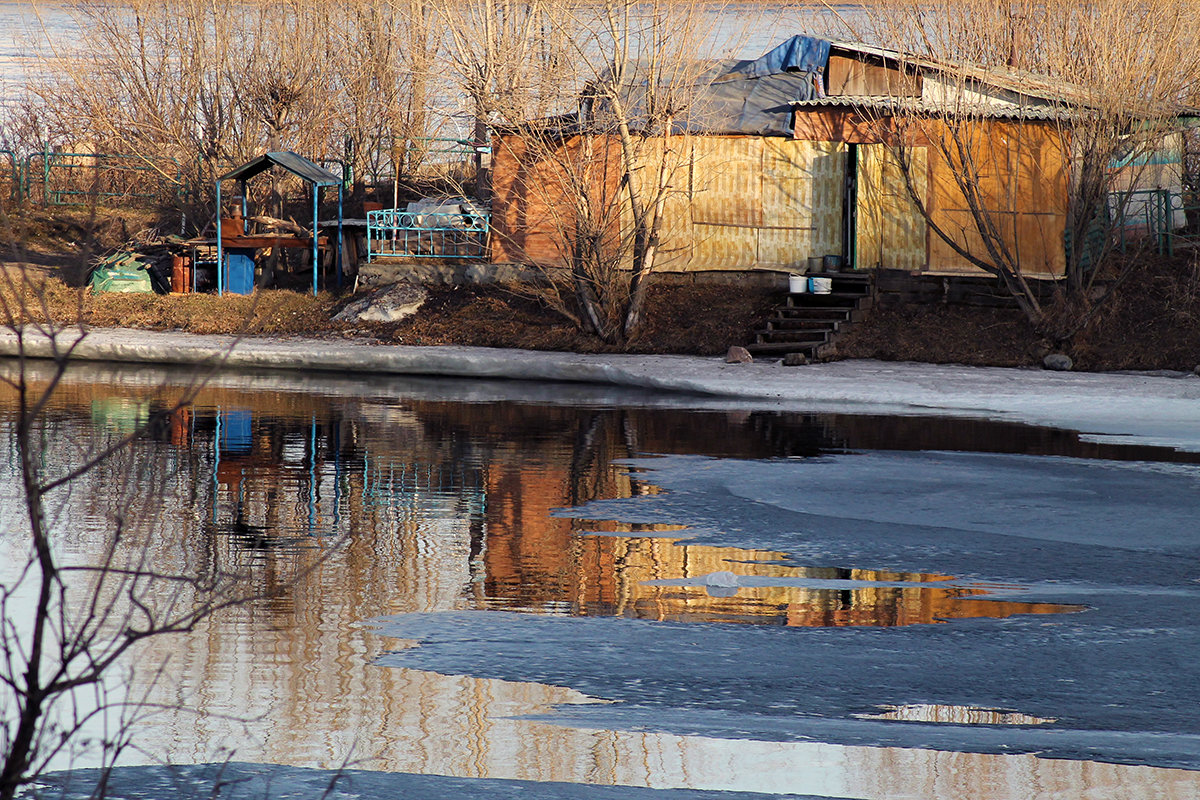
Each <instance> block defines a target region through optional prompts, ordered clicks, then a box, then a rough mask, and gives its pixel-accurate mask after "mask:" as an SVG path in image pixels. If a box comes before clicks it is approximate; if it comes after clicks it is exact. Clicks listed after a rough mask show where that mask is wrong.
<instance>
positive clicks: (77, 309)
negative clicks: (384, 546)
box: [0, 219, 304, 800]
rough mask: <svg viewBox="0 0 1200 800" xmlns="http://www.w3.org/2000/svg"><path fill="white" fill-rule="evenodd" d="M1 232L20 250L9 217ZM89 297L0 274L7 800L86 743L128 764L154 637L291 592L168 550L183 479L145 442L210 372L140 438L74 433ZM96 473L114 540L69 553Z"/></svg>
mask: <svg viewBox="0 0 1200 800" xmlns="http://www.w3.org/2000/svg"><path fill="white" fill-rule="evenodd" d="M0 224H3V226H4V230H5V233H6V235H7V238H9V241H10V242H15V241H16V237H15V236H13V231H12V229H11V227H10V226H9V225H8V221H7V220H4V219H0ZM81 291H82V290H78V291H76V292H75V293H74V294H73V295H72V294H70V293H69V292H67V291H66V290H64V289H63V288H62V287H61V285H58V284H54V283H52V282H48V281H47V280H45V279H44V278H43V277H41V276H39V275H38V274H36V273H34V272H33V271H32V270H31V269H28V268H10V269H6V270H4V271H0V336H2V337H3V338H4V340H5V344H6V347H7V350H8V351H9V352H10V353H11V355H10V357H8V358H7V359H5V360H3V361H0V394H3V395H6V397H5V399H6V405H8V407H10V408H12V409H13V410H12V411H11V412H10V413H6V414H5V419H4V420H3V421H0V429H2V430H4V432H5V434H6V437H7V441H6V442H5V444H6V445H7V447H8V448H9V450H10V452H11V453H12V454H13V456H14V457H15V460H16V462H17V463H16V464H15V471H16V472H17V474H18V475H19V479H20V488H19V491H15V492H14V493H12V494H10V495H9V496H8V498H7V499H6V500H5V506H6V508H5V514H4V519H3V527H2V528H0V546H2V547H3V548H4V550H5V552H6V553H7V554H8V555H9V556H10V559H9V560H7V561H6V564H5V568H4V572H3V575H2V577H3V580H2V581H0V800H10V798H14V797H16V796H18V795H20V793H21V792H22V789H23V788H24V787H26V786H28V785H29V784H30V783H31V782H32V781H33V780H34V779H36V777H37V776H38V775H39V774H40V773H41V772H43V771H44V770H45V769H46V768H47V767H48V766H49V765H51V764H53V763H58V762H60V761H61V759H63V758H70V757H73V756H74V755H77V754H79V753H80V752H81V751H84V750H87V751H90V753H91V758H92V759H93V760H98V761H99V763H101V764H102V765H104V766H105V767H108V768H111V767H112V766H113V764H114V762H115V760H116V759H117V757H118V756H119V755H120V754H121V753H122V752H123V751H124V750H125V749H127V748H128V747H130V746H131V745H132V744H133V742H134V738H135V735H136V724H135V723H136V721H137V719H138V717H139V716H140V715H141V714H143V713H145V712H146V711H147V710H148V709H149V706H148V704H147V702H146V698H147V696H148V692H147V693H145V694H142V695H140V696H137V695H133V696H131V695H130V694H129V692H130V691H131V690H130V688H129V687H131V686H133V685H134V684H133V683H132V681H131V680H130V677H131V675H130V673H131V672H132V671H133V670H134V669H135V668H139V667H140V668H142V669H148V670H149V671H150V673H151V675H150V677H149V679H148V682H149V683H150V684H151V685H153V683H154V679H155V676H156V675H159V674H161V670H162V665H149V666H148V667H146V666H144V665H137V664H135V660H136V657H137V654H138V652H139V648H140V647H141V646H142V645H143V643H146V642H148V641H150V640H153V639H158V638H160V637H164V636H170V635H172V634H176V633H181V632H186V631H189V630H191V629H192V628H193V627H194V626H195V625H197V624H198V623H199V622H201V621H202V620H204V619H206V618H207V617H209V616H211V615H213V614H215V613H217V612H219V611H220V610H221V609H224V608H226V607H229V606H231V605H235V604H241V603H246V602H248V601H250V600H252V599H254V598H261V597H264V596H268V595H270V594H271V593H272V592H277V591H279V589H280V588H282V587H283V586H285V585H290V582H289V581H288V580H287V579H285V580H283V581H282V582H280V583H275V584H266V583H264V582H263V581H262V580H261V576H260V575H256V574H255V572H254V571H253V569H252V568H250V567H247V566H245V565H240V564H231V563H227V562H226V561H225V560H224V559H222V558H221V557H220V555H219V553H214V554H211V556H210V557H209V558H199V557H191V558H186V559H184V560H183V563H182V565H179V564H176V563H174V562H172V563H171V564H168V563H166V562H164V561H162V560H161V559H160V558H158V557H157V554H158V553H159V552H160V550H159V547H158V545H159V542H160V540H161V538H162V527H161V524H160V523H159V522H158V520H157V515H158V514H159V513H161V504H160V503H159V500H160V489H161V487H162V485H163V482H164V481H165V480H167V478H168V477H169V476H168V475H165V474H162V473H161V472H160V471H157V470H156V469H154V468H152V467H150V466H148V465H146V464H144V463H141V462H140V461H139V459H138V457H137V456H136V454H135V449H134V448H133V447H132V445H133V444H134V442H135V441H136V440H138V439H139V438H141V437H143V436H144V435H145V434H146V433H147V431H149V430H152V429H154V428H155V427H156V426H161V425H162V424H163V423H164V422H166V421H167V420H169V419H170V418H171V417H172V416H173V415H175V414H177V413H178V412H179V410H180V409H181V408H182V407H183V406H184V405H186V404H187V403H188V402H189V401H190V400H191V398H192V396H193V395H194V392H195V391H196V390H197V389H198V388H199V386H200V382H201V378H197V379H196V382H195V383H193V385H192V386H191V387H189V388H187V389H185V390H183V391H177V392H171V393H164V394H162V395H161V396H159V397H158V400H157V404H156V406H155V407H154V408H150V409H148V410H147V413H146V414H145V416H144V418H143V419H141V420H140V422H139V424H136V425H134V426H133V427H132V428H130V429H120V430H98V431H97V432H96V433H95V435H94V437H89V438H87V439H86V440H82V441H81V440H80V439H78V438H76V437H72V436H69V435H64V431H62V430H60V429H59V427H58V424H57V422H56V415H55V412H54V407H53V400H54V398H55V395H56V392H58V391H59V390H60V387H61V381H62V378H63V375H64V374H65V372H66V370H67V369H68V368H69V366H70V364H71V363H72V360H73V359H74V357H75V354H76V352H77V350H78V347H79V346H80V344H81V343H82V342H83V341H84V340H85V339H86V337H87V335H88V329H87V325H86V318H85V315H84V312H83V302H82V295H81V294H80V293H79V292H81ZM35 362H36V363H37V364H38V365H39V366H38V368H35V367H34V364H35ZM84 480H90V481H95V482H99V483H101V484H102V485H103V486H105V487H106V490H107V492H108V496H109V498H110V502H109V503H108V504H107V507H105V508H92V509H90V512H91V519H93V520H97V522H96V523H95V524H102V525H103V526H104V528H103V541H104V546H103V547H102V548H101V549H100V551H99V552H98V553H92V554H90V555H88V556H87V557H83V556H80V555H79V554H78V553H75V552H73V551H72V549H71V547H70V533H71V526H72V525H73V524H78V519H77V518H76V517H70V516H68V514H67V513H66V508H67V503H68V501H69V499H70V496H71V491H72V487H73V486H75V485H77V484H78V483H79V482H80V481H84ZM14 501H15V503H16V505H10V503H13V502H14ZM17 507H19V508H20V509H21V513H20V514H19V515H18V514H17V513H14V512H15V510H16V508H17ZM302 569H304V568H298V569H297V572H298V574H297V576H296V577H299V572H300V570H302ZM146 682H147V681H143V685H145V683H146ZM97 731H99V733H97ZM104 774H107V773H106V772H105V773H104ZM102 790H103V784H101V786H100V788H99V793H100V794H102V793H103V791H102Z"/></svg>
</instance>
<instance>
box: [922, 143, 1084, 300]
mask: <svg viewBox="0 0 1200 800" xmlns="http://www.w3.org/2000/svg"><path fill="white" fill-rule="evenodd" d="M937 126H941V123H934V122H932V121H931V122H929V123H928V125H927V127H928V128H929V131H928V133H929V139H930V148H931V149H933V150H935V151H937V150H940V149H941V148H940V147H939V145H938V144H937V141H938V139H937V137H939V136H942V137H949V136H950V133H949V131H948V130H946V128H945V127H944V126H941V127H937ZM959 136H960V138H961V139H962V141H964V142H966V143H967V145H968V148H969V152H970V153H971V156H972V158H973V162H974V167H973V168H972V169H970V170H962V169H960V167H959V166H958V163H957V161H958V160H957V159H955V160H951V158H950V157H948V156H946V155H945V154H944V153H943V152H935V155H934V157H932V158H930V161H929V183H930V187H931V191H930V199H929V209H928V210H929V213H930V218H931V219H932V220H933V221H934V222H935V223H936V224H937V225H938V226H939V227H941V228H942V230H943V231H945V232H946V233H947V234H949V235H950V236H951V238H952V239H953V240H954V241H955V242H956V243H957V244H958V245H959V246H961V247H963V248H964V249H967V250H968V251H970V252H972V253H979V254H980V255H981V256H982V257H985V258H986V257H987V254H988V250H987V247H986V246H985V244H984V240H983V237H982V236H981V235H980V233H979V228H978V224H977V223H976V220H975V217H974V215H973V214H972V213H971V211H970V209H969V207H968V203H967V200H966V197H965V195H964V193H963V190H962V187H961V186H960V183H959V180H958V179H957V178H956V175H958V174H968V173H970V172H974V174H975V175H976V176H977V178H978V181H977V185H978V193H979V196H980V198H981V200H982V206H983V208H984V209H985V210H986V212H987V215H988V217H989V218H990V219H992V220H994V221H995V224H996V226H997V230H998V234H999V237H998V238H999V239H1000V240H1001V241H1002V243H1003V245H1004V246H1005V247H1007V248H1009V249H1010V251H1011V252H1012V253H1014V254H1015V255H1016V257H1017V258H1018V259H1019V261H1020V265H1021V270H1022V272H1023V273H1024V274H1025V275H1028V276H1030V277H1038V278H1057V277H1061V276H1062V275H1063V273H1064V271H1065V269H1066V254H1065V251H1064V248H1063V231H1064V230H1065V229H1066V222H1067V179H1068V178H1067V175H1068V168H1067V159H1066V157H1065V148H1064V146H1063V144H1062V137H1061V135H1060V133H1059V131H1058V130H1057V128H1056V127H1054V126H1053V125H1051V124H1049V123H1047V124H1039V123H1031V122H1024V123H1015V122H1004V121H998V120H988V121H979V122H973V123H969V127H968V128H964V129H963V132H962V133H961V134H960V135H959ZM946 141H949V140H948V139H946ZM950 149H951V150H953V149H954V148H953V147H951V148H950ZM929 270H930V271H931V272H943V273H952V274H968V275H970V274H982V273H983V270H980V269H979V268H977V267H974V266H972V265H971V264H970V263H969V262H967V261H966V259H964V258H963V257H962V256H961V255H959V254H958V253H957V252H956V251H955V250H954V248H953V247H951V246H950V245H949V244H948V243H946V242H945V241H944V240H943V239H942V238H941V237H940V236H938V235H936V234H934V233H932V232H931V233H930V236H929Z"/></svg>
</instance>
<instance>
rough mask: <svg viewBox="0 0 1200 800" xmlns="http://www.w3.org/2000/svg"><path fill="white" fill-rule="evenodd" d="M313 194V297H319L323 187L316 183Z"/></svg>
mask: <svg viewBox="0 0 1200 800" xmlns="http://www.w3.org/2000/svg"><path fill="white" fill-rule="evenodd" d="M312 193H313V228H312V234H313V241H312V270H313V297H316V296H317V270H318V269H319V268H320V264H319V263H318V258H317V201H318V199H319V198H320V196H321V187H319V186H317V185H316V184H315V183H314V184H313V187H312Z"/></svg>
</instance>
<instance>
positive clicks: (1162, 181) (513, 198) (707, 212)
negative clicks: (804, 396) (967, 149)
mask: <svg viewBox="0 0 1200 800" xmlns="http://www.w3.org/2000/svg"><path fill="white" fill-rule="evenodd" d="M796 40H802V41H801V42H800V44H799V45H797V44H796ZM788 47H790V48H791V51H796V50H797V49H800V50H803V51H804V52H805V53H807V55H808V58H807V62H806V63H803V64H801V68H800V69H796V68H795V65H794V64H791V65H790V64H789V63H787V62H786V61H783V62H781V61H780V59H779V58H778V57H777V55H778V53H779V52H780V51H781V50H783V49H785V48H788ZM814 52H815V53H817V54H818V56H819V57H818V58H817V59H816V60H815V61H814V59H813V57H812V54H813V53H814ZM764 59H765V60H766V66H765V67H764V66H763V62H764ZM747 65H750V66H747ZM728 69H729V72H728V75H727V76H725V77H723V78H722V79H721V80H720V81H719V82H717V83H714V84H713V86H714V87H718V90H719V92H720V93H721V94H722V95H723V96H722V97H721V98H720V102H717V103H714V104H713V105H714V107H715V108H716V109H717V110H718V113H716V114H714V115H713V118H712V119H710V120H707V121H705V123H704V124H694V125H692V126H691V127H690V128H689V129H686V130H682V131H680V132H679V135H672V136H669V137H662V141H661V148H662V149H664V150H667V151H669V152H670V153H671V158H672V159H673V161H672V163H671V176H672V180H671V191H670V193H669V195H668V198H667V202H666V204H665V208H664V222H663V228H662V242H661V249H662V253H663V256H662V258H661V259H660V264H659V270H660V271H665V272H682V273H694V272H703V271H724V272H738V271H747V270H778V271H791V270H798V269H803V268H805V267H806V266H807V265H808V263H809V259H810V258H812V257H822V256H827V255H832V256H839V257H840V258H841V259H842V260H843V262H844V263H846V264H848V265H850V266H853V267H854V268H857V269H873V268H891V269H903V270H907V271H911V272H919V273H929V274H942V275H979V274H981V270H980V268H979V267H977V266H975V265H973V264H971V263H970V262H969V261H968V260H967V259H966V258H964V257H963V256H962V255H961V254H960V253H959V252H958V251H957V250H956V249H955V247H953V246H951V245H950V244H948V243H947V242H946V241H945V239H944V238H943V237H942V236H941V235H938V234H937V233H936V230H935V229H938V228H940V229H941V230H942V231H943V232H944V233H946V234H947V235H948V236H950V237H951V238H952V239H953V240H954V241H955V243H956V244H957V245H959V246H960V247H961V248H963V249H966V250H967V251H968V252H970V253H971V254H973V255H978V256H980V257H984V258H986V257H987V248H986V247H985V246H984V243H983V241H982V238H981V237H980V234H979V232H978V227H977V224H976V222H975V220H974V218H973V216H972V211H971V210H970V203H969V202H968V200H967V198H966V197H965V196H964V193H963V191H962V188H961V185H960V180H959V179H958V178H956V172H957V173H958V174H959V175H961V170H959V169H958V167H957V165H955V164H953V163H951V161H950V159H948V158H947V157H946V156H945V155H943V148H941V147H939V146H937V145H938V144H939V137H948V136H951V135H952V129H953V133H954V135H956V136H958V137H959V139H960V140H961V139H964V138H965V139H966V140H968V141H969V142H970V145H971V147H972V151H973V158H974V160H975V162H976V172H977V175H976V177H977V187H976V190H977V194H978V197H979V198H980V199H981V202H982V204H983V205H984V207H985V209H986V210H987V212H988V213H989V215H990V216H991V217H992V218H994V219H995V220H998V227H999V229H1000V236H1001V237H1002V239H1003V240H1004V242H1005V244H1006V245H1007V247H1008V248H1009V249H1010V251H1011V252H1013V253H1015V254H1017V256H1018V257H1019V259H1020V264H1021V271H1022V273H1023V274H1025V275H1026V276H1028V277H1032V278H1058V277H1061V276H1062V275H1063V273H1064V270H1065V266H1066V256H1065V252H1066V251H1065V246H1066V244H1065V236H1064V232H1065V231H1066V229H1067V219H1068V185H1069V181H1070V172H1071V147H1072V144H1071V126H1070V117H1069V114H1070V108H1071V106H1070V103H1071V97H1072V95H1071V93H1070V92H1069V91H1068V89H1069V88H1070V87H1061V86H1056V85H1055V84H1054V83H1053V82H1051V81H1049V80H1046V79H1038V78H1036V77H1035V76H1028V75H1016V74H1015V73H1012V72H1011V71H1000V70H983V69H978V68H975V69H971V68H966V67H961V68H960V67H959V66H958V65H954V66H948V65H944V64H937V63H933V62H929V61H924V60H920V59H913V58H909V57H905V56H903V55H902V54H900V53H899V52H896V51H889V50H883V49H880V48H871V47H865V46H862V45H856V44H849V43H837V42H828V41H825V40H818V39H811V38H808V37H793V39H792V40H789V41H788V42H785V43H784V45H781V46H780V47H779V48H776V49H775V50H773V51H772V53H769V54H768V55H767V56H764V57H763V59H758V60H756V61H753V62H734V63H731V64H730V65H729V68H728ZM771 70H778V71H774V72H772V71H771ZM739 93H740V95H741V100H742V101H743V102H742V106H744V107H746V108H750V107H751V106H754V105H755V104H757V107H755V108H752V109H751V111H750V112H747V113H743V114H741V115H740V116H730V115H728V114H725V115H724V116H723V115H722V113H720V112H721V111H722V110H723V109H726V108H729V107H734V106H737V103H736V102H734V103H731V102H729V101H730V99H731V98H730V95H738V94H739ZM788 95H790V96H789V97H788V99H787V100H786V101H785V102H781V101H780V97H783V96H788ZM732 99H733V100H735V101H736V100H737V99H738V98H737V97H736V96H735V97H733V98H732ZM965 105H969V108H970V109H971V110H970V112H969V114H966V115H964V114H963V113H961V109H962V108H964V106H965ZM951 113H953V114H954V117H953V119H951V118H950V114H951ZM578 131H579V126H576V128H575V132H573V133H572V134H570V135H565V136H564V137H563V138H562V140H561V142H560V145H559V147H560V148H561V149H559V150H557V151H555V152H554V153H548V152H547V151H546V150H545V149H539V150H537V151H536V154H535V151H534V150H533V149H531V148H530V147H529V146H528V141H527V138H526V134H524V133H522V132H520V131H510V132H507V133H504V134H501V135H500V136H499V137H498V141H497V144H496V147H495V160H494V163H493V192H494V195H493V200H492V224H493V236H492V244H491V247H492V250H491V255H492V259H493V260H494V261H498V262H525V263H536V264H542V265H562V264H564V263H565V255H564V248H563V244H564V236H569V235H570V231H571V229H572V225H571V222H572V217H571V214H572V212H571V203H570V198H569V197H568V196H567V194H566V193H565V191H564V189H563V186H562V182H561V181H560V180H559V176H561V171H562V169H563V168H562V167H561V166H556V162H561V163H568V162H569V161H570V157H569V153H570V151H571V150H572V149H573V148H574V149H576V150H578V148H580V147H581V138H580V134H579V132H578ZM1173 136H1175V138H1176V139H1177V136H1178V135H1177V134H1173ZM589 146H590V147H592V148H593V150H592V152H596V150H595V148H597V147H598V148H600V152H602V153H607V154H609V156H610V157H611V158H616V157H617V155H616V151H615V143H614V142H611V141H608V142H601V143H600V144H597V143H596V142H595V141H593V142H589ZM1161 151H1162V153H1165V154H1167V155H1166V157H1163V158H1158V159H1156V161H1155V165H1154V168H1153V169H1151V170H1144V171H1138V172H1134V171H1129V170H1126V171H1127V172H1128V175H1127V176H1124V177H1123V178H1122V182H1121V185H1120V186H1119V187H1118V188H1119V189H1120V190H1122V191H1129V190H1137V189H1143V188H1163V189H1174V190H1176V191H1178V189H1179V187H1180V185H1181V178H1182V165H1181V160H1182V159H1181V156H1180V155H1179V153H1180V151H1181V148H1179V147H1177V146H1175V145H1173V144H1172V143H1171V142H1167V143H1166V144H1165V146H1164V147H1163V148H1161ZM1172 154H1173V155H1172ZM900 158H904V159H906V160H907V164H908V169H907V170H905V169H902V168H901V167H900V163H899V160H898V159H900ZM595 176H596V182H595V185H594V188H593V191H594V192H595V193H596V194H597V197H598V198H612V197H615V196H616V193H617V192H618V190H619V186H618V185H617V184H616V170H615V169H612V168H604V169H599V170H596V171H595ZM910 188H911V189H912V190H914V191H916V192H917V194H918V196H919V197H922V198H923V200H924V206H925V208H924V209H923V211H922V209H920V208H919V207H918V206H917V205H916V204H914V203H913V202H912V199H911V194H910ZM612 224H613V225H614V226H616V225H618V224H619V221H618V220H617V219H615V218H614V220H613V221H612Z"/></svg>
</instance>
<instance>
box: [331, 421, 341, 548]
mask: <svg viewBox="0 0 1200 800" xmlns="http://www.w3.org/2000/svg"><path fill="white" fill-rule="evenodd" d="M341 506H342V429H341V427H340V425H335V426H334V428H333V533H334V535H335V536H336V535H337V534H338V532H339V531H341V529H342V526H341V521H342V515H341Z"/></svg>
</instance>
